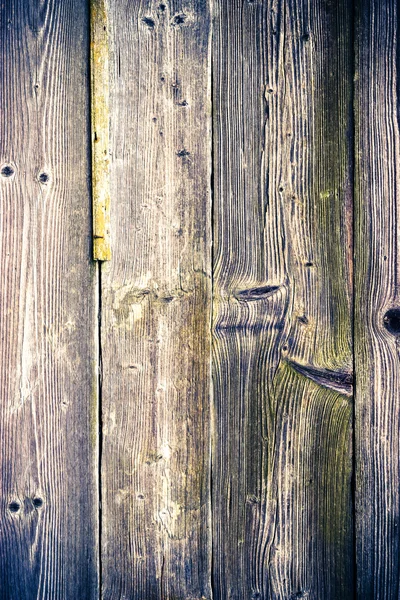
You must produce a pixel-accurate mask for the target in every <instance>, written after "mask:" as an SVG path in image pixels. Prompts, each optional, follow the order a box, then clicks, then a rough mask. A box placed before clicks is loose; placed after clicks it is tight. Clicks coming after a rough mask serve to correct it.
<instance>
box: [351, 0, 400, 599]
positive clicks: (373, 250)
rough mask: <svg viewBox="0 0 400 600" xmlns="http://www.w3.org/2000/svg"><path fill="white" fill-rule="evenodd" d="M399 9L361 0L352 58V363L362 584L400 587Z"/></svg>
mask: <svg viewBox="0 0 400 600" xmlns="http://www.w3.org/2000/svg"><path fill="white" fill-rule="evenodd" d="M399 11H400V7H399V4H398V2H396V0H390V1H387V2H379V1H378V0H366V1H365V2H363V3H360V6H359V14H358V21H357V37H356V48H357V61H356V78H355V80H356V95H355V109H356V110H355V113H356V132H357V138H356V157H357V163H356V167H357V168H356V178H355V181H356V185H355V191H356V195H355V330H354V340H355V366H356V384H357V385H356V396H355V409H356V418H355V423H356V428H355V433H356V444H355V447H356V534H357V538H356V539H357V584H358V585H357V589H358V597H359V598H362V599H363V600H372V599H374V600H378V599H379V600H389V599H392V598H398V597H399V593H400V554H399V551H400V547H399V511H400V490H399V470H400V453H399V443H400V437H399V428H400V418H399V415H400V369H399V337H398V336H399V334H400V319H399V314H400V313H396V312H395V313H389V314H388V315H387V317H388V318H386V319H385V315H386V313H387V311H388V310H392V309H398V307H399V303H400V298H399V284H398V282H399V276H400V273H399V269H400V263H399V251H400V249H399V241H398V239H399V237H398V236H399V233H398V232H399V220H398V214H399V206H400V204H399V198H400V196H399V185H400V177H399V172H398V169H399V160H400V152H399V144H400V137H399V122H398V119H399V112H398V106H399V104H398V103H399V93H398V85H399V79H398V78H399V72H398V69H399V56H400V54H399V52H400V47H399V45H398V44H399V42H398V36H399V29H398V24H399V16H400V14H399Z"/></svg>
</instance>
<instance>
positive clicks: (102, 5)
mask: <svg viewBox="0 0 400 600" xmlns="http://www.w3.org/2000/svg"><path fill="white" fill-rule="evenodd" d="M90 9H91V10H90V30H91V43H90V47H91V69H90V72H91V121H92V199H93V258H94V260H102V261H103V260H110V259H111V241H110V182H109V179H110V175H109V162H110V157H109V153H110V150H109V148H110V146H109V120H110V117H109V60H108V53H109V48H108V37H109V36H108V14H107V6H106V0H91V2H90Z"/></svg>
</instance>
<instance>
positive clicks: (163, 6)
mask: <svg viewBox="0 0 400 600" xmlns="http://www.w3.org/2000/svg"><path fill="white" fill-rule="evenodd" d="M158 8H159V9H160V10H161V12H164V10H165V9H166V6H165V4H160V6H159V7H158Z"/></svg>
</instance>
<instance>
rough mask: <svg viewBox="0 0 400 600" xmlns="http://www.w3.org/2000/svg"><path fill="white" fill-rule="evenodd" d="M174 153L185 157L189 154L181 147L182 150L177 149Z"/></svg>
mask: <svg viewBox="0 0 400 600" xmlns="http://www.w3.org/2000/svg"><path fill="white" fill-rule="evenodd" d="M176 155H177V156H180V158H185V157H186V156H190V152H188V151H187V150H186V149H185V148H183V149H182V150H179V152H177V153H176Z"/></svg>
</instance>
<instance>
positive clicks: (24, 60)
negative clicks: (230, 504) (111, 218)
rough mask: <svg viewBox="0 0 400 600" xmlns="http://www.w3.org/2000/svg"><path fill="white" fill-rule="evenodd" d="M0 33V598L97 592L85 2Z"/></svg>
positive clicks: (21, 20)
mask: <svg viewBox="0 0 400 600" xmlns="http://www.w3.org/2000/svg"><path fill="white" fill-rule="evenodd" d="M0 30H1V35H0V56H1V69H0V80H1V85H0V87H1V94H0V106H1V125H0V127H1V135H0V202H1V211H0V253H1V261H0V331H1V337H0V352H1V360H0V440H1V443H0V468H1V478H0V490H1V498H0V596H1V598H2V600H25V599H26V600H27V599H33V598H37V599H39V598H40V599H45V598H46V599H49V598H54V599H55V598H57V599H58V600H67V599H68V600H72V599H76V598H88V599H89V598H97V571H98V569H97V560H98V547H97V534H98V527H97V513H98V506H97V489H96V477H97V451H96V443H97V442H96V431H97V425H96V404H97V399H96V382H95V361H96V358H97V357H96V340H97V335H96V318H97V313H96V301H95V298H96V295H95V292H96V272H95V267H94V265H93V264H92V262H91V223H90V187H89V174H90V165H89V147H90V129H89V89H88V76H89V74H88V68H89V53H88V33H89V28H88V14H87V7H86V5H85V3H82V2H80V1H78V0H68V1H65V2H58V1H56V0H54V1H52V0H51V1H49V2H45V3H44V2H39V1H36V0H32V1H30V2H24V1H22V0H21V1H18V0H9V1H8V2H5V3H2V5H1V7H0Z"/></svg>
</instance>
